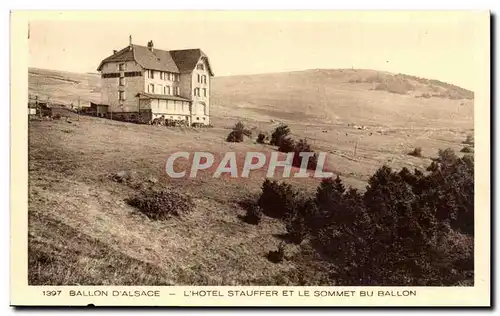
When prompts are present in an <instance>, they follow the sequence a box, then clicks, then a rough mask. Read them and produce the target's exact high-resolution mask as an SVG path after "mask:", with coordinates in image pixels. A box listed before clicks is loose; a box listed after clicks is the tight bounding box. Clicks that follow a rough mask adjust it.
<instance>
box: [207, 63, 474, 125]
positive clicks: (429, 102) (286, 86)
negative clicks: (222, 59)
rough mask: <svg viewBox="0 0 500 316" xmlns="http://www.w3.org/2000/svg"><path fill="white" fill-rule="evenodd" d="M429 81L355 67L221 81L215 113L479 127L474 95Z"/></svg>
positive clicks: (217, 86) (215, 97)
mask: <svg viewBox="0 0 500 316" xmlns="http://www.w3.org/2000/svg"><path fill="white" fill-rule="evenodd" d="M425 80H426V79H421V78H416V77H410V76H405V75H394V74H390V73H384V72H377V71H372V70H350V69H348V70H342V69H339V70H322V69H318V70H307V71H299V72H289V73H276V74H263V75H251V76H230V77H218V78H214V80H213V85H212V87H213V90H212V95H213V97H212V104H213V105H212V109H213V113H214V114H215V115H221V116H232V115H233V113H236V114H235V116H238V115H239V116H246V117H250V118H253V119H256V120H266V119H273V118H279V119H282V120H291V121H293V120H308V121H313V122H318V121H320V122H325V123H356V124H364V125H383V126H406V127H435V126H449V127H462V126H464V125H465V126H468V127H472V126H473V113H474V106H473V100H471V99H470V98H471V96H472V93H471V92H470V91H467V90H464V89H460V88H458V87H454V86H449V85H447V84H444V83H441V82H439V81H428V82H426V81H425ZM436 83H437V84H436ZM457 91H459V92H457ZM467 98H469V99H467ZM241 114H244V115H241Z"/></svg>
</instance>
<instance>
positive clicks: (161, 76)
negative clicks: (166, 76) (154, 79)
mask: <svg viewBox="0 0 500 316" xmlns="http://www.w3.org/2000/svg"><path fill="white" fill-rule="evenodd" d="M160 80H163V71H160Z"/></svg>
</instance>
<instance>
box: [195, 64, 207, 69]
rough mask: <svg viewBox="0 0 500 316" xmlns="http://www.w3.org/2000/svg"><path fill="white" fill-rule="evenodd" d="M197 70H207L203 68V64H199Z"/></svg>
mask: <svg viewBox="0 0 500 316" xmlns="http://www.w3.org/2000/svg"><path fill="white" fill-rule="evenodd" d="M196 68H197V69H200V70H205V66H203V64H199V65H198V66H197V67H196Z"/></svg>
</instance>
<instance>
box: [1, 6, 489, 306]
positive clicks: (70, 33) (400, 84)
mask: <svg viewBox="0 0 500 316" xmlns="http://www.w3.org/2000/svg"><path fill="white" fill-rule="evenodd" d="M10 107H11V113H12V115H11V135H12V138H11V161H12V165H11V227H12V229H11V231H12V235H11V276H12V278H11V305H14V306H24V305H37V306H59V305H71V306H86V305H89V304H92V305H94V306H332V307H336V306H353V307H358V306H490V304H491V301H490V291H491V289H490V284H491V281H490V276H491V275H490V211H491V206H490V150H491V149H490V13H489V12H476V11H456V12H453V11H450V12H446V11H440V12H432V11H425V12H423V11H422V12H420V11H401V12H398V11H391V12H383V11H377V12H375V11H374V12H369V11H363V12H355V11H349V12H343V11H338V12H335V11H272V12H271V11H260V12H252V11H155V12H146V11H141V12H133V11H117V12H113V11H102V12H101V11H92V12H86V11H78V12H77V11H63V12H51V11H14V12H12V13H11V104H10Z"/></svg>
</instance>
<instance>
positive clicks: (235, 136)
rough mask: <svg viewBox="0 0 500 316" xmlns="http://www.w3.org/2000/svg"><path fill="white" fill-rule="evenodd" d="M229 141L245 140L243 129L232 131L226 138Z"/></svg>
mask: <svg viewBox="0 0 500 316" xmlns="http://www.w3.org/2000/svg"><path fill="white" fill-rule="evenodd" d="M226 141H227V142H231V143H241V142H242V141H243V133H242V132H241V131H231V133H229V135H227V138H226Z"/></svg>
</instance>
